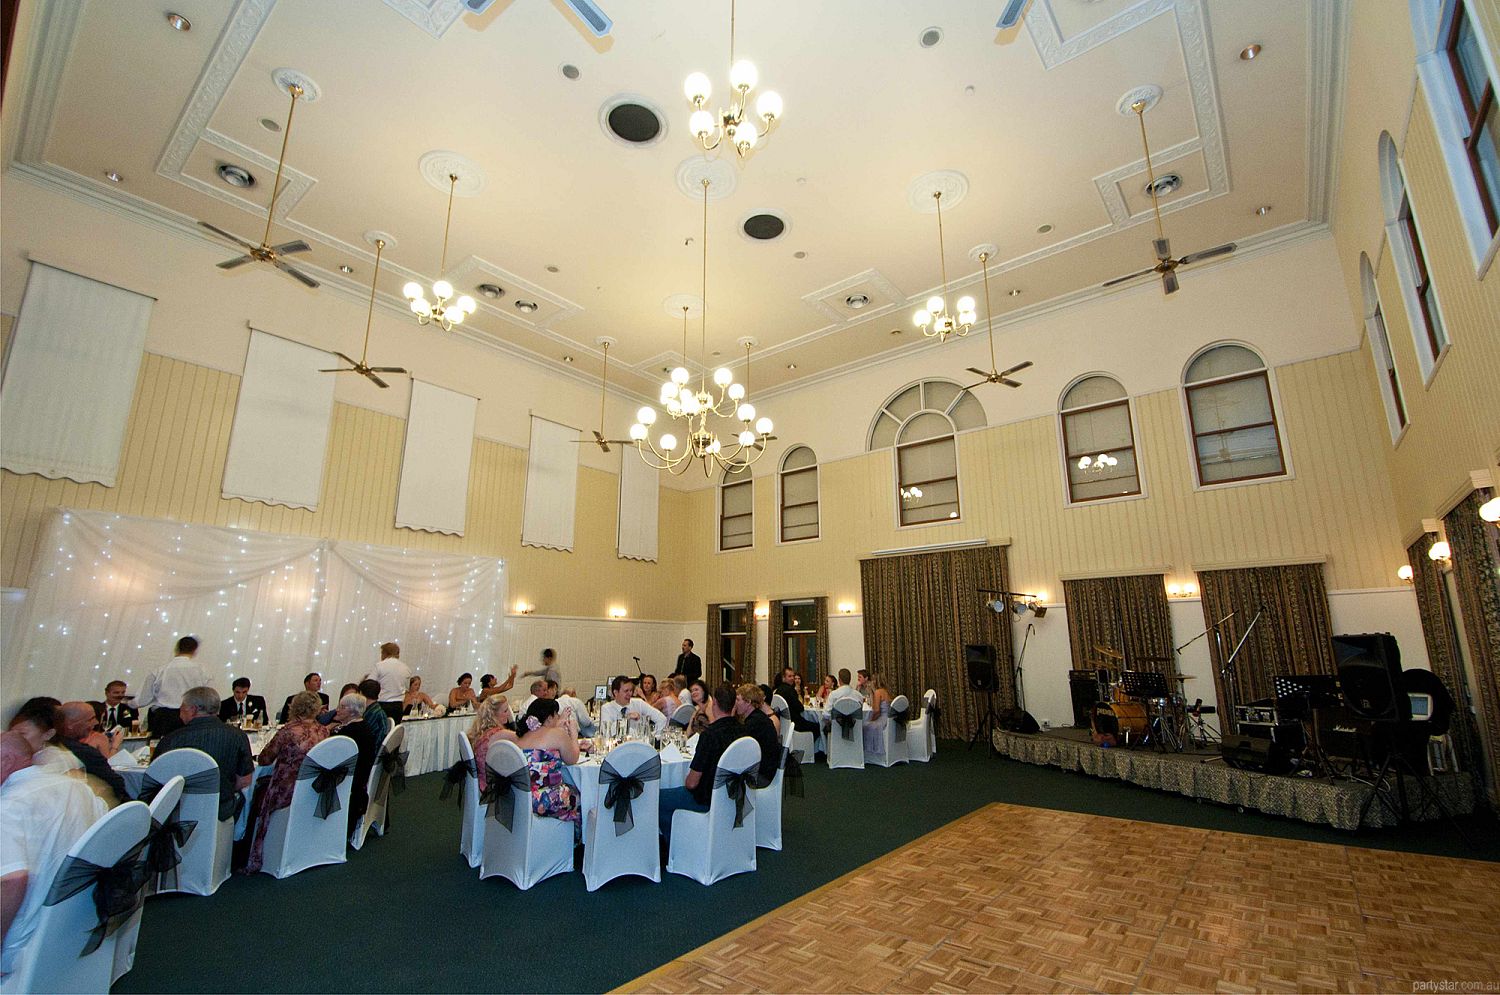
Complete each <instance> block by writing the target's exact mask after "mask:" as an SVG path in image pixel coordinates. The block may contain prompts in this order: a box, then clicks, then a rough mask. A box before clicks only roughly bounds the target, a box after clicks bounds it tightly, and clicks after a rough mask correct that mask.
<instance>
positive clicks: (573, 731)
mask: <svg viewBox="0 0 1500 995" xmlns="http://www.w3.org/2000/svg"><path fill="white" fill-rule="evenodd" d="M516 745H517V746H519V747H520V748H521V749H522V751H523V752H525V754H526V764H527V766H528V767H530V768H531V810H532V811H533V812H535V813H536V814H537V815H540V816H543V817H545V818H549V819H562V820H563V821H564V822H577V821H578V820H579V815H580V812H579V803H578V789H576V788H575V787H573V785H571V784H569V783H568V782H567V781H566V780H564V779H563V768H564V767H566V766H567V765H568V764H574V763H577V762H578V728H577V727H576V726H575V725H574V724H573V713H572V712H564V711H562V710H561V709H560V708H558V705H557V702H555V701H553V700H552V699H551V698H538V699H537V700H536V701H533V702H532V703H531V707H530V708H529V709H527V711H526V717H525V718H524V719H522V720H521V730H520V735H519V736H518V737H517V738H516Z"/></svg>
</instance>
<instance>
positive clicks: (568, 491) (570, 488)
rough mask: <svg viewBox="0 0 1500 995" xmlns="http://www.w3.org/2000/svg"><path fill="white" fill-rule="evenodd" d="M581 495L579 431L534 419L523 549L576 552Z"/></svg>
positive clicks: (528, 453)
mask: <svg viewBox="0 0 1500 995" xmlns="http://www.w3.org/2000/svg"><path fill="white" fill-rule="evenodd" d="M577 495H578V429H576V428H569V427H568V426H567V425H559V424H558V423H557V422H555V421H548V420H547V419H545V418H538V417H537V416H536V415H532V416H531V447H530V449H529V451H528V452H527V457H526V506H525V511H524V514H523V516H522V519H521V545H523V546H542V547H544V548H546V549H566V550H572V548H573V514H574V509H575V506H576V504H577Z"/></svg>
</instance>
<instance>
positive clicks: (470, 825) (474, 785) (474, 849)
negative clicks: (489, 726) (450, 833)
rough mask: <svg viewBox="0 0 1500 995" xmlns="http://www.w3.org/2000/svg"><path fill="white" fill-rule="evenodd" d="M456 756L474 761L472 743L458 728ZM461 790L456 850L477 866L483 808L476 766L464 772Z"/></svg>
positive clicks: (467, 760)
mask: <svg viewBox="0 0 1500 995" xmlns="http://www.w3.org/2000/svg"><path fill="white" fill-rule="evenodd" d="M458 757H459V761H460V762H467V763H469V764H473V763H474V744H472V743H470V742H469V737H468V736H466V735H465V734H464V731H463V730H462V729H460V730H458ZM462 790H463V793H464V794H463V799H464V815H463V823H464V828H463V835H462V836H460V837H459V841H458V852H459V854H461V855H462V856H463V858H464V859H465V860H467V861H468V862H469V866H470V867H478V866H479V861H480V859H481V858H482V857H483V856H484V809H483V808H482V807H481V806H480V804H479V775H478V773H477V768H476V772H475V773H474V774H469V773H465V774H464V786H463V789H462Z"/></svg>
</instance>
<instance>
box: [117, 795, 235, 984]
mask: <svg viewBox="0 0 1500 995" xmlns="http://www.w3.org/2000/svg"><path fill="white" fill-rule="evenodd" d="M215 769H216V770H217V769H218V767H217V765H215ZM184 784H186V780H185V779H184V778H183V776H182V775H181V774H175V775H173V776H172V777H169V778H167V780H166V781H165V782H164V783H162V786H161V789H160V790H158V791H157V792H156V797H155V798H152V799H151V828H152V829H153V830H154V829H155V828H156V827H157V826H163V825H166V824H167V822H168V821H169V820H171V819H172V818H174V812H175V810H176V809H177V806H178V805H179V804H181V802H182V788H183V785H184ZM218 800H219V796H218V794H217V793H215V794H214V808H215V815H217V814H218V812H217V809H218ZM194 831H195V832H196V830H194ZM141 859H142V860H145V859H146V855H145V854H142V855H141ZM155 886H156V882H155V881H153V880H150V879H148V880H147V881H146V887H145V889H144V891H145V894H147V895H149V894H152V893H153V892H154V891H155ZM144 911H145V905H144V903H142V906H141V908H139V909H136V910H135V912H134V914H132V915H131V917H130V920H129V921H128V922H126V923H125V925H123V926H121V927H120V928H119V930H117V931H116V933H115V962H114V970H113V971H112V972H111V974H110V982H111V983H114V982H116V981H119V980H120V979H121V978H122V977H124V976H125V975H126V974H127V973H128V972H129V971H130V969H131V968H132V967H134V966H135V943H136V940H138V939H139V938H140V934H141V914H142V913H143V912H144Z"/></svg>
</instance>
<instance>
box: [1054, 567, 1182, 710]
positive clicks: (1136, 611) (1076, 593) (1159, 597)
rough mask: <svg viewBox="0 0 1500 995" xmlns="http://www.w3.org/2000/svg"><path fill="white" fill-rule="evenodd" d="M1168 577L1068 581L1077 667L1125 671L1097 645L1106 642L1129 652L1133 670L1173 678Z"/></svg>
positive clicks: (1065, 585)
mask: <svg viewBox="0 0 1500 995" xmlns="http://www.w3.org/2000/svg"><path fill="white" fill-rule="evenodd" d="M1165 580H1166V579H1165V578H1164V577H1163V576H1162V575H1161V574H1136V575H1132V576H1127V577H1090V578H1087V579H1085V580H1065V581H1063V600H1064V602H1066V606H1067V612H1068V642H1069V644H1070V645H1071V646H1072V649H1073V666H1074V667H1075V668H1076V669H1078V670H1093V669H1095V668H1097V667H1110V668H1113V669H1120V668H1121V667H1122V666H1123V664H1122V662H1121V661H1118V660H1112V659H1110V658H1108V657H1106V656H1105V655H1104V654H1102V653H1100V652H1099V651H1098V650H1096V649H1095V647H1096V646H1105V647H1108V648H1109V649H1112V650H1114V651H1115V652H1116V653H1123V654H1125V656H1126V657H1127V659H1128V663H1129V667H1130V669H1132V670H1150V671H1155V672H1156V673H1159V674H1165V675H1167V676H1168V677H1171V676H1173V675H1174V674H1175V673H1176V667H1175V666H1174V664H1173V660H1172V618H1171V615H1170V613H1169V612H1168V609H1167V592H1166V585H1165ZM1122 636H1123V637H1124V645H1123V646H1122V645H1121V643H1120V640H1121V637H1122ZM1171 690H1173V691H1176V690H1178V689H1177V688H1172V689H1171Z"/></svg>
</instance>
